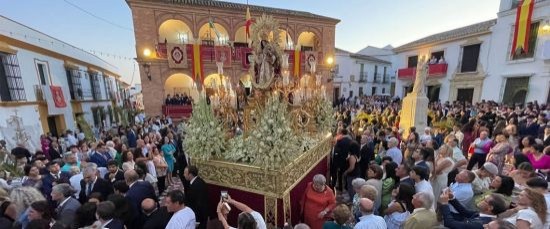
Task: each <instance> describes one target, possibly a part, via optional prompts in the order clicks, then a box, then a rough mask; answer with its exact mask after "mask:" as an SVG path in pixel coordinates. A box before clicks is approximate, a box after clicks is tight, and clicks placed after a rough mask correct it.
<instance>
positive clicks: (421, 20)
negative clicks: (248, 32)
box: [0, 0, 500, 84]
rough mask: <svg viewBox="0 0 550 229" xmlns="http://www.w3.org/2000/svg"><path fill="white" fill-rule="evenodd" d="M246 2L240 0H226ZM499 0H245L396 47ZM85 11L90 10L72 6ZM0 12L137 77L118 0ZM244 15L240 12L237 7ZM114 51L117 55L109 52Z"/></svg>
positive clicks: (128, 77) (129, 24) (344, 38)
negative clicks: (332, 22) (330, 21)
mask: <svg viewBox="0 0 550 229" xmlns="http://www.w3.org/2000/svg"><path fill="white" fill-rule="evenodd" d="M227 1H229V2H236V3H246V0H227ZM499 2H500V1H499V0H460V1H451V0H443V1H442V0H414V1H412V0H376V1H375V0H249V2H248V3H249V4H251V5H261V6H269V7H276V8H284V9H292V10H300V11H307V12H311V13H314V14H319V15H324V16H328V17H333V18H337V19H340V20H341V22H340V23H339V24H337V25H336V47H338V48H341V49H344V50H348V51H352V52H357V51H359V50H361V49H362V48H364V47H366V46H375V47H384V46H386V45H388V44H390V45H392V46H394V47H396V46H399V45H402V44H405V43H408V42H411V41H414V40H417V39H420V38H422V37H425V36H429V35H431V34H434V33H439V32H444V31H447V30H451V29H454V28H459V27H462V26H466V25H470V24H474V23H477V22H481V21H485V20H489V19H493V18H496V13H497V11H498V7H499ZM73 5H77V6H78V7H79V8H81V9H83V10H85V11H88V12H90V13H91V14H93V15H95V16H92V15H90V14H87V13H86V12H83V11H82V10H80V9H78V8H76V7H75V6H73ZM0 6H1V7H0V15H2V16H4V17H7V18H10V19H12V20H14V21H17V22H19V23H21V24H24V25H26V26H29V27H31V28H33V29H36V30H38V31H40V32H43V33H45V34H48V35H50V36H52V37H55V38H57V39H59V40H61V41H64V42H66V43H69V44H72V45H74V46H76V47H80V48H83V49H85V50H88V51H90V50H94V51H95V52H94V53H95V54H96V55H97V56H99V57H100V58H102V59H104V60H106V61H109V62H110V63H112V64H114V65H115V66H117V67H118V69H119V73H120V74H121V76H122V79H123V80H124V81H126V82H128V83H131V84H136V83H140V78H139V71H138V66H137V63H135V61H134V60H133V58H135V57H136V51H135V38H134V32H133V21H132V15H131V11H130V8H129V7H128V5H127V4H126V2H125V1H124V0H17V1H16V0H0ZM243 17H244V12H243ZM113 55H115V56H120V57H123V58H119V57H115V58H113V57H112V56H113Z"/></svg>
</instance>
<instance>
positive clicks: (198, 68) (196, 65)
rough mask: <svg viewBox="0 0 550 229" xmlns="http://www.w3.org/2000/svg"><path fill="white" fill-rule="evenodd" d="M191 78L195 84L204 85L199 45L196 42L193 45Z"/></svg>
mask: <svg viewBox="0 0 550 229" xmlns="http://www.w3.org/2000/svg"><path fill="white" fill-rule="evenodd" d="M193 77H194V78H195V82H200V84H201V85H202V84H203V83H204V82H203V81H204V74H203V69H202V55H201V45H200V44H199V42H198V41H197V42H195V43H194V44H193Z"/></svg>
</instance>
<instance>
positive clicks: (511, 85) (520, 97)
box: [502, 76, 529, 105]
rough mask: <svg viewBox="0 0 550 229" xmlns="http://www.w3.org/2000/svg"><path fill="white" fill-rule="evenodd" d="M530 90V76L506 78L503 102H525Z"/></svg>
mask: <svg viewBox="0 0 550 229" xmlns="http://www.w3.org/2000/svg"><path fill="white" fill-rule="evenodd" d="M528 91H529V77H528V76H525V77H514V78H508V79H506V86H505V87H504V95H503V96H502V103H504V104H512V105H513V104H518V103H522V104H523V103H525V99H526V98H527V92H528Z"/></svg>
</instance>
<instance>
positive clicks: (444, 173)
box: [431, 145, 454, 196]
mask: <svg viewBox="0 0 550 229" xmlns="http://www.w3.org/2000/svg"><path fill="white" fill-rule="evenodd" d="M438 151H439V153H438V156H437V161H436V163H435V169H434V172H433V175H432V176H431V184H432V189H433V192H434V195H435V196H439V194H441V191H442V190H443V189H444V188H446V187H447V180H448V175H449V173H450V172H451V171H452V170H453V168H454V161H453V159H452V155H453V149H452V148H451V147H449V146H447V145H443V146H441V148H439V150H438Z"/></svg>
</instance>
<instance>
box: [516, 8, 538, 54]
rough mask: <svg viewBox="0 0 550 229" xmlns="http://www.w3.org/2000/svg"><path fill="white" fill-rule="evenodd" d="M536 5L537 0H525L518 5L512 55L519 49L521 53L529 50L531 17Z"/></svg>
mask: <svg viewBox="0 0 550 229" xmlns="http://www.w3.org/2000/svg"><path fill="white" fill-rule="evenodd" d="M534 5H535V0H523V1H521V2H520V4H519V5H518V8H517V14H516V27H515V31H514V41H513V43H512V53H511V54H512V56H513V55H514V54H516V52H518V51H520V52H521V53H527V52H528V51H529V34H530V32H531V17H532V15H533V6H534Z"/></svg>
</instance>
